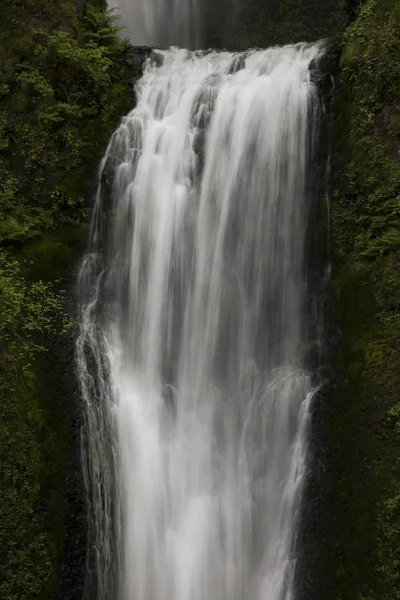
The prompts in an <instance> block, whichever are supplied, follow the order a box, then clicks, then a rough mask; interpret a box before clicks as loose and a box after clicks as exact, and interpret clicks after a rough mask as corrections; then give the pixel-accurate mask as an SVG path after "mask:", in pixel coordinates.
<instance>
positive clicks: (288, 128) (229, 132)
mask: <svg viewBox="0 0 400 600" xmlns="http://www.w3.org/2000/svg"><path fill="white" fill-rule="evenodd" d="M320 52H321V47H320V46H319V45H311V46H309V45H298V46H294V47H284V48H274V49H269V50H264V51H248V52H246V53H243V54H235V55H232V54H229V53H224V52H222V53H218V52H195V53H192V52H189V51H187V50H178V49H171V50H168V51H159V52H156V53H155V60H153V61H149V62H148V64H147V66H146V68H145V72H144V75H143V77H142V79H141V80H140V81H139V83H138V84H137V90H136V91H137V104H136V108H135V109H134V110H133V111H132V112H131V113H130V114H129V115H127V116H126V117H124V118H123V120H122V123H121V125H120V126H119V128H118V129H117V131H116V132H115V133H114V135H113V137H112V139H111V142H110V144H109V147H108V150H107V153H106V155H105V157H104V159H103V161H102V165H101V169H100V184H99V188H98V193H97V199H96V204H95V208H94V213H93V220H92V228H91V237H90V245H89V249H88V253H87V255H86V257H85V258H84V261H83V264H82V268H81V273H80V277H79V290H80V294H81V305H80V309H81V320H80V336H79V339H78V342H77V354H78V371H79V377H80V381H81V386H82V393H83V399H84V406H85V429H84V432H83V461H84V464H85V473H86V485H87V491H88V499H89V516H90V522H89V538H90V549H89V552H88V597H89V596H90V597H95V598H96V599H97V600H114V599H115V600H117V599H118V600H206V599H210V600H293V598H294V597H295V596H294V593H295V592H294V575H295V567H296V555H297V551H298V547H297V544H296V531H297V521H298V509H299V502H300V498H301V491H302V487H303V483H304V474H305V469H306V458H307V429H308V421H309V414H310V403H311V401H312V397H313V393H314V390H313V386H312V383H311V374H310V373H309V372H308V371H307V366H306V364H305V348H306V345H307V341H308V332H307V311H306V310H305V301H306V296H307V293H308V290H307V272H306V264H305V263H306V259H305V253H306V236H307V231H308V225H309V218H310V194H311V189H312V185H311V182H310V170H311V155H312V136H313V132H314V128H315V122H316V117H317V113H318V99H317V94H316V90H315V87H314V85H313V83H312V81H311V78H310V64H311V63H312V62H313V61H314V59H316V57H318V55H319V54H320Z"/></svg>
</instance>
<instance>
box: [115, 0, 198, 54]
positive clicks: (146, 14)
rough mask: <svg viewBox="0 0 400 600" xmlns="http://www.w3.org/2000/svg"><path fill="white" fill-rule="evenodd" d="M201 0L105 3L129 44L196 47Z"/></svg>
mask: <svg viewBox="0 0 400 600" xmlns="http://www.w3.org/2000/svg"><path fill="white" fill-rule="evenodd" d="M199 2H200V0H108V6H109V7H110V8H111V9H114V10H115V14H116V15H117V16H120V17H121V21H120V23H119V24H120V25H123V26H124V30H123V34H125V35H127V37H129V39H130V40H131V42H132V44H136V45H138V46H140V45H142V44H147V45H150V46H155V47H158V48H168V47H169V46H171V45H177V46H182V47H184V48H197V47H198V44H199V31H198V29H197V27H198V24H199V23H200V18H199V17H200V10H199Z"/></svg>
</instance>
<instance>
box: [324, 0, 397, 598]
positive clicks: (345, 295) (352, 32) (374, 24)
mask: <svg viewBox="0 0 400 600" xmlns="http://www.w3.org/2000/svg"><path fill="white" fill-rule="evenodd" d="M334 133H335V138H336V139H335V149H336V163H337V164H336V168H335V182H334V183H335V191H334V194H333V199H332V231H333V253H334V260H335V296H336V311H337V321H338V323H339V325H340V326H341V329H342V335H343V337H342V340H341V343H340V346H339V350H338V356H337V369H338V370H339V372H341V373H342V374H343V376H344V377H345V378H346V379H345V384H343V386H341V388H340V389H339V390H338V392H337V393H336V394H335V397H334V399H333V403H332V406H331V407H330V410H331V415H330V419H329V423H330V425H329V427H330V431H329V440H330V442H329V443H330V446H331V448H332V452H334V454H335V460H336V470H335V474H334V484H333V489H332V495H331V499H330V502H331V506H330V511H329V512H330V514H334V515H335V516H334V523H333V525H332V526H331V539H332V545H333V549H332V556H331V564H333V565H334V568H335V572H336V575H335V582H334V586H333V588H334V589H333V590H331V596H330V597H332V598H334V599H335V600H337V599H338V598H340V600H355V599H358V600H375V599H376V598H379V600H396V599H399V598H400V568H399V567H400V564H399V560H400V556H399V551H398V549H399V547H400V512H399V496H400V460H399V457H398V441H399V432H400V403H399V389H400V367H399V365H400V300H399V299H400V278H399V273H400V195H399V194H400V160H399V157H400V5H399V3H398V2H397V0H368V1H367V2H365V3H363V5H362V7H361V8H360V11H359V13H358V17H357V19H356V21H355V22H354V23H353V25H352V26H351V27H350V28H349V29H348V31H347V33H346V36H345V40H344V47H343V52H342V59H341V75H340V82H339V96H338V100H337V103H336V107H335V123H334Z"/></svg>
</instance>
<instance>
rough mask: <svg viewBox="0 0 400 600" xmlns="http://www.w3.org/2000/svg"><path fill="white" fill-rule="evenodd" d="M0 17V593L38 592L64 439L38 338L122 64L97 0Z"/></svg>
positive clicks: (30, 6) (108, 128) (51, 539)
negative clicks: (0, 24) (0, 25)
mask: <svg viewBox="0 0 400 600" xmlns="http://www.w3.org/2000/svg"><path fill="white" fill-rule="evenodd" d="M82 7H84V10H83V11H82V10H81V8H82ZM0 21H1V23H2V27H1V30H0V244H1V246H0V597H1V598H2V600H3V599H4V600H35V599H37V600H46V599H50V598H57V597H59V593H58V585H59V579H60V572H61V561H62V552H63V538H64V518H65V512H66V499H65V496H66V489H65V486H66V482H65V470H66V464H67V461H68V460H69V458H68V457H69V453H70V452H72V450H71V449H70V448H69V445H68V437H67V420H68V417H69V416H70V411H71V410H72V408H71V406H72V399H70V398H68V402H65V394H64V395H63V390H62V389H61V385H62V384H60V382H61V381H63V379H62V377H63V375H62V370H63V369H64V368H65V365H64V364H58V362H57V360H58V359H57V358H56V356H54V355H53V353H52V352H49V349H50V348H52V347H53V345H56V344H57V340H63V344H64V345H66V346H67V347H68V345H71V334H70V332H69V329H70V326H71V324H70V323H69V320H68V319H67V317H66V315H65V314H64V309H63V306H64V295H63V293H62V292H61V291H60V290H61V288H62V287H63V286H64V284H63V282H62V279H63V277H65V275H66V274H67V273H69V272H70V271H71V268H72V266H73V264H74V262H75V261H76V257H77V253H78V252H79V250H80V249H81V247H82V239H83V237H84V234H85V227H86V223H87V220H88V219H87V205H88V200H89V197H90V196H91V194H92V193H93V191H94V186H95V184H96V171H97V165H98V162H99V160H100V157H101V155H102V153H103V152H104V148H105V145H106V143H107V141H108V138H109V137H110V135H111V133H112V131H113V130H114V128H115V126H116V124H117V122H118V120H119V119H120V117H121V115H122V114H124V113H125V112H126V111H127V110H128V108H129V106H130V102H131V81H130V77H131V64H130V61H129V58H128V48H127V45H126V43H125V42H124V41H122V40H121V39H120V38H119V37H118V35H117V34H118V28H117V27H116V26H115V20H114V17H113V14H112V13H111V12H110V11H107V10H106V9H105V3H104V2H103V1H102V0H86V2H81V1H79V2H75V0H3V1H2V2H0ZM59 362H62V360H61V359H59ZM68 368H72V367H71V365H69V367H68ZM63 384H65V382H63ZM57 386H58V387H57ZM58 388H60V389H58Z"/></svg>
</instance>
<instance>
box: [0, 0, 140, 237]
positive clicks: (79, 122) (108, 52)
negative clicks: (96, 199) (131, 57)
mask: <svg viewBox="0 0 400 600" xmlns="http://www.w3.org/2000/svg"><path fill="white" fill-rule="evenodd" d="M35 8H36V7H35ZM40 8H41V10H42V11H43V14H42V15H41V13H40ZM37 10H38V11H39V17H42V18H43V21H42V19H41V18H38V19H36V20H35V19H32V17H31V15H30V13H29V12H28V13H26V9H25V10H22V9H21V10H20V11H18V8H17V10H16V15H14V16H15V19H14V20H15V21H17V22H19V23H20V28H21V30H22V36H23V39H24V45H23V46H22V45H21V43H20V39H18V41H17V42H14V43H11V42H10V43H11V47H10V48H3V49H2V51H0V58H1V55H2V54H3V55H4V60H3V62H2V63H1V62H0V65H1V66H0V69H1V72H0V82H1V90H0V91H1V100H0V102H1V104H0V181H1V184H0V239H2V240H3V241H5V240H7V241H19V242H20V241H24V240H26V239H28V238H34V237H36V236H38V235H40V233H41V232H42V231H44V230H46V229H49V228H54V227H57V226H59V225H60V224H62V223H63V224H71V223H74V222H82V221H83V220H85V219H86V210H85V205H86V201H85V196H87V194H88V192H90V191H91V190H92V186H93V173H95V169H96V165H97V163H98V160H99V158H100V155H101V152H102V151H103V149H104V145H105V143H106V141H107V139H108V137H109V135H110V134H111V132H112V130H113V128H114V126H115V124H116V122H117V120H118V118H120V115H121V113H123V112H124V111H125V110H127V108H128V106H129V102H130V98H129V88H128V86H127V85H126V83H127V81H126V80H125V77H126V67H127V61H128V59H127V46H126V43H125V42H123V41H121V40H120V38H119V37H118V35H117V33H118V28H117V27H116V26H115V25H114V17H113V15H112V13H111V12H110V11H105V10H100V9H99V8H97V6H96V4H94V3H93V2H92V3H89V4H88V5H87V8H86V13H85V15H84V17H83V19H82V20H81V21H78V20H77V18H76V13H74V10H73V6H71V4H70V3H66V2H63V3H61V6H60V7H59V8H56V7H55V6H53V3H52V2H49V3H48V5H47V10H46V5H43V6H42V5H40V6H38V7H37ZM64 11H65V12H64ZM48 12H50V14H51V15H52V17H53V19H54V18H55V17H56V16H57V15H60V16H59V18H60V20H61V23H60V24H59V26H58V27H56V28H54V27H52V22H51V19H50V21H49V22H48V21H47V19H46V15H47V14H48ZM36 15H37V13H36V12H35V16H36ZM24 19H26V21H25V22H24ZM35 25H38V26H37V27H36V26H35Z"/></svg>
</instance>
